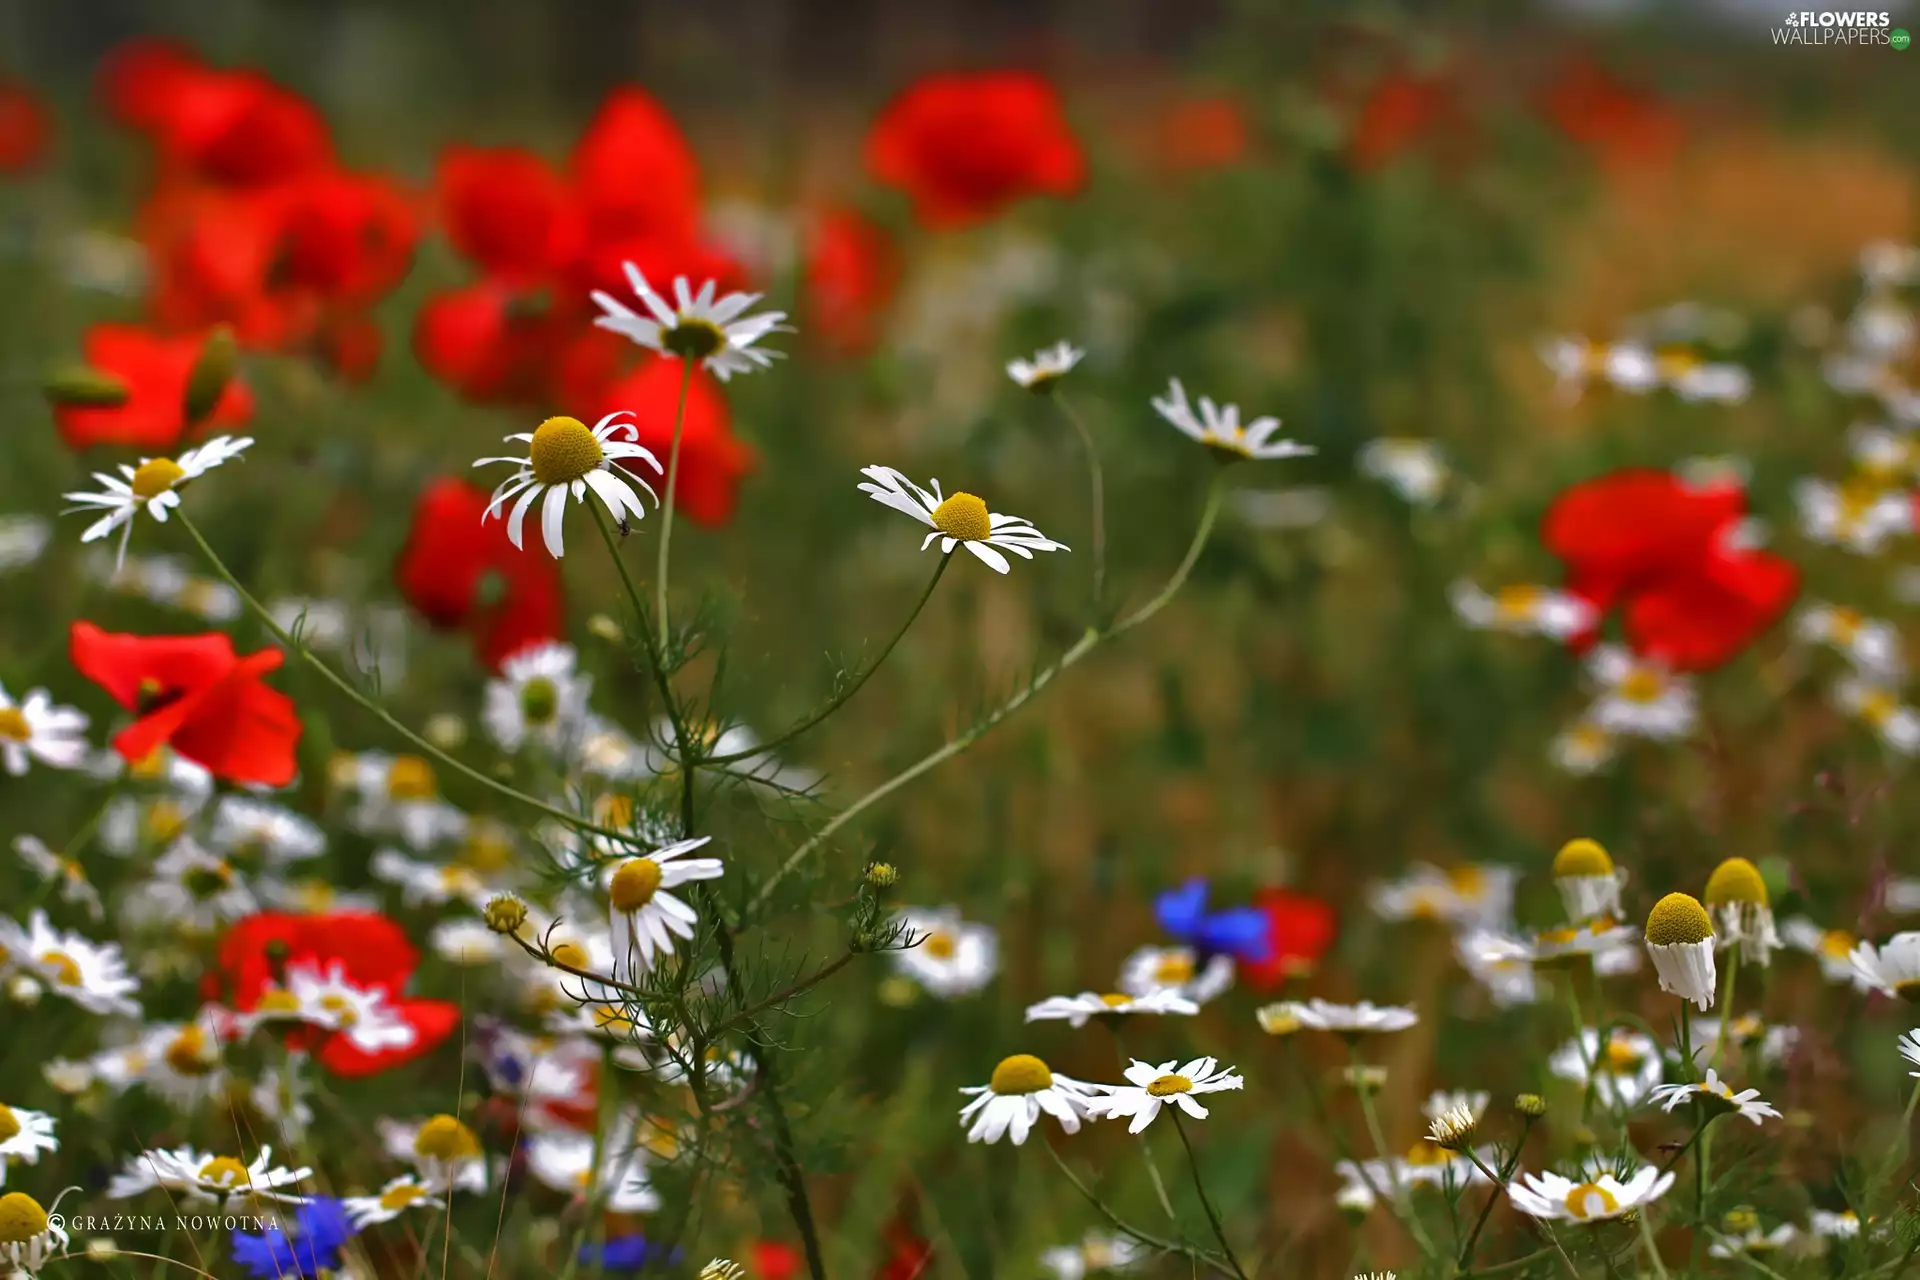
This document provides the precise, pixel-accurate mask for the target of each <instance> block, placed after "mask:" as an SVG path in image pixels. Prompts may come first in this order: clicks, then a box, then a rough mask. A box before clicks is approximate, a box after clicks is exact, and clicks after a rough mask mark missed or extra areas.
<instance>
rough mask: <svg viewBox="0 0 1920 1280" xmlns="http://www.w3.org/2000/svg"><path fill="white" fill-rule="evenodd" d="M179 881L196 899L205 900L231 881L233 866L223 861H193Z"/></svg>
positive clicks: (220, 891) (221, 890) (224, 888)
mask: <svg viewBox="0 0 1920 1280" xmlns="http://www.w3.org/2000/svg"><path fill="white" fill-rule="evenodd" d="M180 883H181V885H182V886H183V887H184V888H185V889H186V891H187V892H188V893H190V894H192V895H193V896H194V898H195V899H196V900H197V901H200V902H205V901H206V900H207V899H208V898H211V897H214V896H216V895H218V894H220V893H223V892H225V891H226V889H227V886H229V885H231V884H232V883H233V868H232V867H229V866H228V865H227V864H226V863H224V862H199V863H195V864H194V865H193V866H191V867H189V868H187V872H186V874H185V875H183V876H181V877H180Z"/></svg>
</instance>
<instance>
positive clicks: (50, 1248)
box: [0, 1191, 67, 1276]
mask: <svg viewBox="0 0 1920 1280" xmlns="http://www.w3.org/2000/svg"><path fill="white" fill-rule="evenodd" d="M54 1203H55V1206H56V1207H57V1206H58V1204H59V1202H58V1201H57V1200H56V1201H55V1202H54ZM58 1216H59V1215H57V1214H56V1215H54V1216H53V1217H48V1216H47V1211H46V1210H45V1209H43V1208H42V1207H41V1206H40V1202H39V1201H38V1200H35V1199H34V1198H33V1197H32V1196H30V1195H28V1194H27V1193H26V1192H24V1191H9V1192H7V1194H6V1195H4V1196H0V1263H6V1264H8V1268H9V1270H13V1271H18V1272H20V1273H22V1274H24V1275H28V1276H31V1275H33V1274H34V1273H35V1272H37V1271H39V1270H40V1268H41V1267H43V1266H45V1265H46V1263H47V1262H48V1260H49V1259H51V1258H53V1257H55V1256H56V1255H59V1254H64V1253H66V1251H67V1233H66V1230H65V1228H64V1227H63V1226H62V1225H61V1223H60V1222H59V1221H57V1220H56V1219H57V1218H58Z"/></svg>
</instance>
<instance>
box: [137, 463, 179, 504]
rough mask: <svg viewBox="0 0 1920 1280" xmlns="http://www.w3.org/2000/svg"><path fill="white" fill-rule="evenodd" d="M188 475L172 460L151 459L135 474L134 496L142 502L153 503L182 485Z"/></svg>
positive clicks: (141, 465) (142, 464)
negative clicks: (183, 478)
mask: <svg viewBox="0 0 1920 1280" xmlns="http://www.w3.org/2000/svg"><path fill="white" fill-rule="evenodd" d="M186 474H187V473H186V472H185V471H184V470H182V469H181V467H180V464H179V463H177V462H175V461H174V460H173V459H172V458H149V459H147V460H146V461H145V462H143V463H141V464H140V469H139V470H138V471H136V472H134V473H133V496H134V497H136V498H138V499H140V501H142V502H151V501H153V500H154V499H155V498H157V497H159V496H160V495H161V494H163V493H165V492H166V491H167V490H169V489H171V488H173V486H174V485H176V484H178V483H180V478H181V477H182V476H184V475H186Z"/></svg>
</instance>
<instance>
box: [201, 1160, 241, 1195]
mask: <svg viewBox="0 0 1920 1280" xmlns="http://www.w3.org/2000/svg"><path fill="white" fill-rule="evenodd" d="M199 1178H200V1181H202V1182H204V1183H206V1184H207V1185H208V1186H214V1187H249V1186H252V1185H253V1175H252V1174H250V1173H248V1172H247V1166H245V1165H243V1164H241V1163H240V1162H239V1161H238V1160H235V1159H234V1158H233V1157H232V1156H215V1157H214V1158H213V1159H211V1160H209V1161H207V1162H206V1163H205V1164H203V1165H201V1166H200V1173H199Z"/></svg>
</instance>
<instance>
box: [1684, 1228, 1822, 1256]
mask: <svg viewBox="0 0 1920 1280" xmlns="http://www.w3.org/2000/svg"><path fill="white" fill-rule="evenodd" d="M1799 1238H1800V1228H1798V1227H1796V1226H1794V1225H1793V1224H1792V1223H1791V1222H1783V1223H1781V1224H1780V1225H1779V1226H1777V1227H1775V1228H1774V1229H1773V1230H1771V1231H1762V1230H1761V1229H1760V1228H1759V1227H1758V1226H1754V1227H1750V1228H1748V1229H1747V1230H1745V1231H1742V1232H1741V1233H1739V1234H1738V1235H1730V1236H1721V1237H1719V1238H1718V1239H1716V1240H1715V1241H1714V1242H1713V1243H1712V1244H1711V1245H1709V1246H1707V1256H1708V1257H1712V1258H1740V1257H1745V1256H1747V1255H1749V1254H1755V1253H1774V1252H1777V1251H1779V1250H1781V1249H1785V1248H1788V1247H1789V1246H1791V1245H1792V1244H1793V1243H1794V1242H1795V1241H1797V1240H1798V1239H1799Z"/></svg>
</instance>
